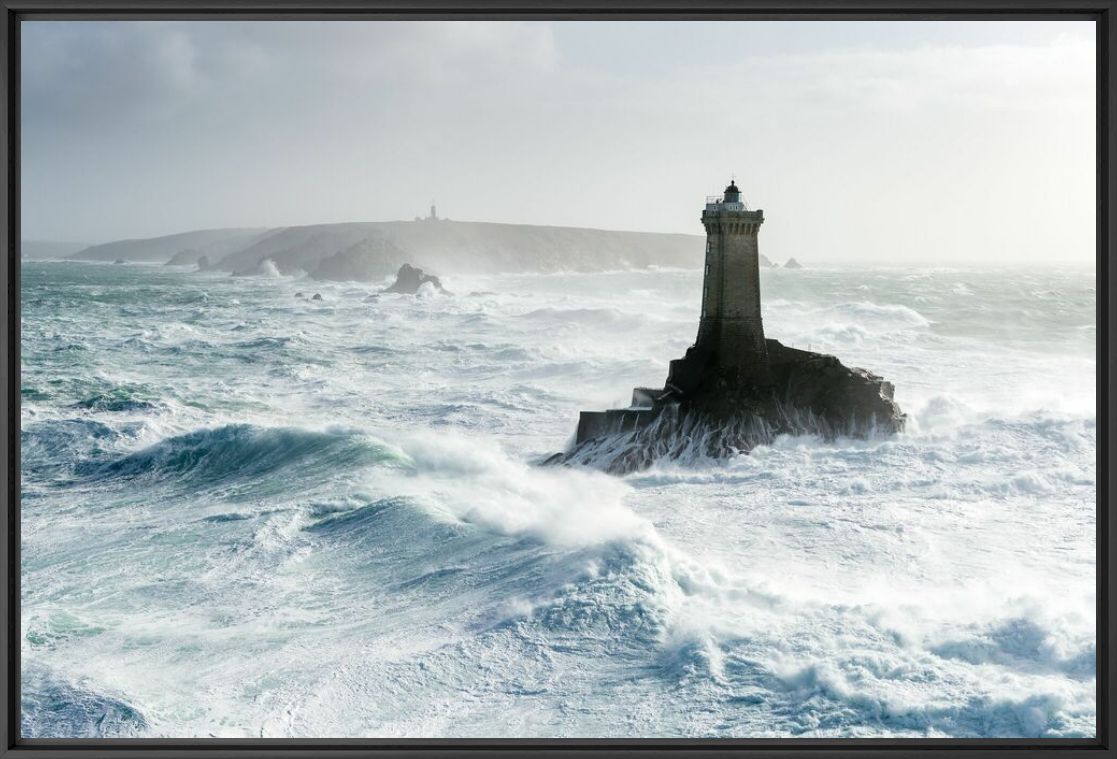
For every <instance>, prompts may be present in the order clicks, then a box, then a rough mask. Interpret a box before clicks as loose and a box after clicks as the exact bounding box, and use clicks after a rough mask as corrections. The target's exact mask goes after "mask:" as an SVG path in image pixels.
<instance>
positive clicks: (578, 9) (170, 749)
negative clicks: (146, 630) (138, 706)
mask: <svg viewBox="0 0 1117 759" xmlns="http://www.w3.org/2000/svg"><path fill="white" fill-rule="evenodd" d="M0 8H2V9H3V11H2V12H3V16H4V17H3V24H2V25H0V50H3V65H4V71H3V76H2V77H0V82H2V86H3V93H2V97H0V102H2V107H3V113H2V117H0V130H2V132H3V143H4V148H5V149H4V151H3V170H4V182H3V184H2V185H0V196H2V197H0V200H2V202H0V230H2V231H3V239H4V243H5V251H4V255H3V257H0V279H2V281H3V287H2V288H0V297H2V298H3V303H2V306H0V314H2V319H3V325H2V329H0V340H2V343H0V362H2V371H0V384H2V391H0V405H2V409H0V411H2V416H3V418H4V422H5V425H6V429H5V434H4V435H3V437H2V438H0V467H3V475H4V483H5V487H4V489H3V494H2V496H0V498H2V509H3V520H2V521H0V532H2V534H0V588H2V592H3V595H4V599H3V604H2V605H0V615H2V618H0V649H2V650H3V651H4V656H3V657H2V658H0V679H2V681H3V685H4V687H3V689H2V690H0V704H2V718H0V757H4V758H5V759H7V758H8V757H10V758H11V759H15V758H16V757H38V758H40V759H63V757H67V758H68V757H83V758H87V759H101V758H102V757H119V756H137V757H138V756H143V757H153V758H157V757H176V758H182V759H185V758H186V757H209V758H210V759H217V758H218V757H221V758H225V757H228V758H230V759H231V758H233V757H236V758H237V759H240V758H245V759H247V758H248V757H260V758H262V757H291V758H292V759H294V758H296V757H298V758H300V759H301V758H303V757H318V756H328V757H339V758H340V757H346V758H349V757H383V758H387V757H408V758H409V759H419V758H420V757H424V758H425V757H435V756H490V755H492V756H502V757H519V756H536V755H538V756H546V757H549V758H551V759H560V758H562V759H565V758H566V757H590V756H594V757H597V756H601V757H604V756H610V757H614V756H615V757H640V758H641V759H652V758H656V759H658V758H659V757H683V756H685V757H688V758H692V759H705V758H707V757H715V756H716V757H728V756H743V757H750V759H775V758H776V757H779V759H792V758H793V757H804V758H806V757H813V758H816V759H821V758H822V757H825V758H826V759H831V758H833V757H844V756H873V757H880V759H899V758H900V757H911V756H917V755H919V756H927V757H939V756H942V757H945V756H949V757H953V758H954V759H975V758H976V757H983V756H997V757H1004V758H1005V759H1009V758H1012V759H1019V758H1023V757H1033V758H1034V757H1037V756H1042V757H1051V759H1055V757H1059V758H1060V759H1062V758H1064V757H1081V756H1087V755H1088V756H1110V755H1115V754H1117V752H1115V751H1114V748H1113V746H1112V735H1113V733H1112V728H1113V724H1114V718H1115V715H1114V704H1113V701H1112V694H1113V692H1114V685H1115V681H1114V678H1115V676H1117V673H1115V670H1114V668H1113V666H1112V662H1111V660H1110V652H1111V651H1112V650H1113V648H1114V645H1115V643H1114V635H1115V632H1117V624H1115V622H1117V619H1115V614H1117V604H1114V603H1113V601H1114V599H1113V595H1112V594H1113V588H1114V585H1115V583H1114V562H1113V557H1112V551H1111V546H1112V545H1113V544H1114V533H1113V531H1114V521H1113V519H1112V518H1111V510H1112V509H1113V506H1114V492H1113V482H1112V479H1111V477H1110V475H1109V472H1108V464H1109V456H1110V452H1111V451H1114V450H1117V445H1115V427H1114V425H1113V423H1112V421H1113V420H1112V419H1111V417H1110V416H1109V413H1110V409H1111V402H1112V399H1113V397H1114V392H1115V385H1114V373H1113V371H1112V362H1113V360H1114V358H1113V357H1114V353H1113V347H1114V346H1113V343H1114V336H1115V335H1117V325H1115V323H1114V322H1115V315H1114V311H1113V308H1112V302H1111V299H1112V295H1113V293H1114V291H1115V289H1117V285H1115V281H1114V277H1115V275H1114V271H1113V269H1112V267H1111V266H1110V262H1111V260H1112V259H1113V257H1114V255H1115V250H1114V247H1115V246H1114V242H1115V241H1114V233H1113V230H1114V226H1115V216H1117V202H1114V200H1113V197H1114V196H1113V188H1114V184H1115V176H1117V172H1115V169H1114V164H1113V161H1112V156H1113V154H1114V150H1115V148H1117V127H1115V123H1117V108H1115V105H1114V97H1113V95H1114V90H1115V85H1114V82H1115V81H1117V76H1115V63H1114V59H1113V56H1112V51H1113V50H1114V48H1115V47H1117V0H972V1H970V0H0ZM150 18H161V19H180V20H186V19H189V20H201V19H210V18H219V19H226V20H232V19H260V20H262V19H284V20H298V19H318V20H325V19H328V20H338V21H344V20H350V19H384V20H390V19H391V20H396V19H463V20H464V19H485V20H489V19H540V20H542V19H575V18H576V19H601V20H618V19H630V20H636V19H641V20H654V19H674V20H683V19H690V20H698V19H701V20H730V19H757V20H760V19H763V20H799V19H801V20H904V21H912V22H918V21H920V20H966V19H969V20H979V19H980V20H1007V19H1024V20H1052V19H1078V20H1093V21H1094V22H1095V23H1096V34H1097V37H1096V39H1097V166H1098V171H1097V259H1096V265H1097V275H1098V278H1099V279H1100V280H1101V282H1102V286H1101V287H1100V289H1099V290H1098V293H1097V326H1098V335H1099V338H1100V339H1099V342H1098V361H1097V413H1098V420H1099V427H1100V428H1101V430H1100V432H1101V434H1100V435H1099V440H1098V453H1097V465H1098V472H1097V482H1098V486H1097V500H1096V508H1097V520H1096V525H1097V535H1096V540H1097V577H1096V583H1097V585H1096V590H1097V603H1098V609H1097V673H1098V677H1097V720H1098V722H1097V736H1096V738H1094V739H1074V740H1062V739H1049V740H1033V739H979V740H966V739H948V740H940V739H833V740H831V739H732V740H728V739H710V740H694V739H607V740H592V739H569V740H541V739H533V740H518V739H499V740H495V739H494V740H481V739H464V740H454V739H421V738H414V739H260V740H256V739H158V740H151V739H106V740H87V741H82V740H68V739H23V738H21V737H20V735H19V728H20V684H19V674H20V650H19V648H20V647H19V639H20V632H19V630H20V595H19V567H20V538H19V526H20V508H19V499H20V450H19V445H20V415H19V408H20V343H19V340H20V256H19V240H20V228H19V220H20V205H19V189H20V171H19V157H20V156H19V150H20V131H19V130H20V109H19V96H20V90H19V86H20V44H19V33H20V23H21V21H23V20H39V19H70V20H79V19H104V20H110V19H118V20H124V19H150Z"/></svg>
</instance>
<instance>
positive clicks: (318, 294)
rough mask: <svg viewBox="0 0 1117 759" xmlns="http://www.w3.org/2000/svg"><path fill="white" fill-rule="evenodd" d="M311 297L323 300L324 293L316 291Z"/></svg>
mask: <svg viewBox="0 0 1117 759" xmlns="http://www.w3.org/2000/svg"><path fill="white" fill-rule="evenodd" d="M310 299H311V300H322V293H314V295H313V296H312V297H311V298H310Z"/></svg>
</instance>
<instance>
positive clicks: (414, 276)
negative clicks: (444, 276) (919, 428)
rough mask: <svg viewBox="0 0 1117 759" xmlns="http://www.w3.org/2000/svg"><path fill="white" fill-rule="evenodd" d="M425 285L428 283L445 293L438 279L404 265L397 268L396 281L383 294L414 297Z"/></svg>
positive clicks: (418, 269)
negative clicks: (399, 294)
mask: <svg viewBox="0 0 1117 759" xmlns="http://www.w3.org/2000/svg"><path fill="white" fill-rule="evenodd" d="M427 283H430V284H431V286H433V287H434V289H435V290H437V291H438V292H441V293H444V292H446V289H445V288H444V287H443V286H442V282H440V281H439V279H438V277H436V276H434V275H433V274H427V273H425V272H424V271H423V270H422V269H420V268H417V267H415V266H412V265H411V264H404V265H403V266H401V267H399V272H398V273H397V274H396V281H395V282H393V283H392V286H391V287H389V288H388V289H386V290H385V291H384V292H386V293H406V294H409V295H415V294H416V293H418V292H419V288H421V287H422V286H423V285H425V284H427Z"/></svg>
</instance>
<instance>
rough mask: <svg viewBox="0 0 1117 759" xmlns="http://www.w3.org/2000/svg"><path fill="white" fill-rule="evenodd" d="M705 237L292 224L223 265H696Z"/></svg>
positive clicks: (341, 272) (330, 273) (514, 268)
mask: <svg viewBox="0 0 1117 759" xmlns="http://www.w3.org/2000/svg"><path fill="white" fill-rule="evenodd" d="M702 245H703V241H702V238H700V237H697V236H694V235H676V234H653V233H648V232H614V231H608V230H601V229H582V228H577V227H541V226H529V225H526V224H493V223H486V222H466V221H429V220H423V221H391V222H370V223H352V224H323V225H316V226H309V227H291V228H288V229H284V230H281V231H279V232H276V233H275V234H272V235H269V236H268V237H266V238H264V239H262V240H260V241H259V242H257V243H255V244H254V245H251V246H249V247H247V248H245V249H244V250H241V251H238V252H236V253H233V254H231V255H229V256H227V257H226V258H224V259H223V260H221V261H220V262H218V263H217V265H216V266H217V268H220V269H225V270H227V271H231V272H233V273H237V274H250V273H254V272H255V271H257V270H258V269H259V267H260V266H261V265H262V264H263V262H264V261H266V260H270V261H271V262H272V263H273V264H275V266H276V267H277V268H278V269H279V271H280V272H283V273H292V272H295V271H305V272H307V273H309V274H310V275H311V276H315V277H319V278H324V279H353V280H366V279H372V278H380V277H383V276H385V275H387V274H392V273H394V272H395V271H397V270H398V269H399V267H400V266H401V265H402V264H404V263H413V264H417V265H419V266H422V267H424V268H426V269H429V270H432V271H436V272H438V273H441V274H446V273H497V272H520V271H531V272H547V271H601V270H604V269H631V268H645V267H648V266H680V267H697V266H699V265H700V264H701V261H702V256H703V247H702Z"/></svg>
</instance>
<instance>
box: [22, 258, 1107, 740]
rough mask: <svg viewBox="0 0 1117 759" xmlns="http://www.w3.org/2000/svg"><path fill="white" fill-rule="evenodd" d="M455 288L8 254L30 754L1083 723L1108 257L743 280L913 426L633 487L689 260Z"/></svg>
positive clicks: (678, 338) (961, 732)
mask: <svg viewBox="0 0 1117 759" xmlns="http://www.w3.org/2000/svg"><path fill="white" fill-rule="evenodd" d="M444 283H445V285H446V286H447V288H448V289H449V290H450V291H451V292H452V293H453V295H449V296H438V295H426V296H422V297H417V298H416V297H411V296H395V295H392V296H382V295H377V291H378V290H379V289H380V287H379V286H378V285H357V284H329V283H319V282H313V281H310V280H307V279H297V278H266V277H246V278H233V277H227V276H223V275H218V274H197V273H193V272H187V271H185V270H182V269H177V268H172V267H157V266H134V265H128V266H112V265H94V264H74V263H25V264H24V275H23V345H22V350H23V354H22V364H23V389H22V392H23V409H22V455H23V467H22V469H23V524H22V534H23V572H22V593H23V620H22V625H23V639H22V657H23V675H24V714H23V727H24V731H25V734H26V735H28V736H35V737H46V736H121V735H125V736H132V735H135V736H168V737H187V736H189V737H195V736H197V737H206V736H211V735H213V736H230V737H242V736H244V737H248V736H265V737H303V736H317V737H346V736H409V737H424V736H431V737H433V736H487V737H511V736H547V737H549V736H568V737H575V736H587V737H599V736H665V737H666V736H702V737H706V736H711V737H730V736H800V737H802V736H906V735H917V736H966V737H970V736H997V737H1007V736H1047V737H1058V736H1083V735H1093V732H1094V719H1095V702H1094V688H1095V669H1094V660H1095V652H1096V647H1095V638H1094V623H1095V620H1094V602H1095V599H1094V595H1093V589H1094V569H1095V552H1094V507H1095V492H1096V485H1095V483H1096V480H1095V468H1096V410H1095V381H1094V376H1095V370H1096V363H1095V342H1096V334H1095V327H1094V325H1095V308H1096V294H1095V278H1094V274H1093V272H1087V271H1074V270H1033V271H1027V270H1023V271H1012V270H976V269H975V270H962V269H954V270H950V269H902V268H889V269H855V270H822V269H807V270H803V271H798V272H795V271H783V270H774V271H765V272H763V274H762V287H763V293H764V299H765V311H764V318H765V327H766V329H767V332H768V336H769V337H774V338H777V339H779V340H781V341H782V342H784V343H786V344H790V345H794V346H796V347H803V348H810V349H812V350H819V351H825V352H832V353H835V354H836V355H838V356H839V357H840V358H842V360H843V361H844V362H845V363H847V364H852V365H859V366H864V367H867V368H870V369H872V370H873V371H875V372H877V373H880V374H883V375H884V376H885V377H886V378H888V379H889V380H891V381H893V382H894V383H895V385H896V388H897V389H896V398H897V401H898V402H899V403H900V405H901V406H902V407H903V409H904V410H905V411H907V412H908V413H909V415H910V422H909V429H908V431H907V432H906V433H905V434H904V435H901V436H899V437H897V438H894V439H888V440H873V441H854V440H838V441H836V442H833V443H826V442H823V441H819V440H814V439H810V438H784V439H781V440H779V441H777V443H776V444H774V445H773V446H771V447H768V448H762V449H759V450H757V451H755V452H754V453H753V454H752V455H750V456H745V457H740V458H738V459H734V460H732V461H729V462H715V461H709V462H700V463H699V464H697V465H695V466H687V467H683V466H679V465H672V464H664V465H661V466H659V467H657V468H654V469H652V470H650V471H647V472H643V473H639V474H634V475H630V476H628V477H625V478H614V477H609V476H606V475H603V474H600V473H598V472H595V471H592V470H553V469H549V468H548V469H542V468H539V467H536V466H534V463H535V462H536V461H538V460H539V459H541V458H542V457H544V456H546V455H547V454H549V453H552V452H554V451H557V450H560V449H561V448H562V447H563V446H564V445H565V444H566V443H567V442H568V440H569V438H570V437H571V435H572V434H573V431H574V425H575V423H576V420H577V413H578V411H579V410H581V409H590V408H604V407H607V406H616V405H626V404H627V402H628V395H629V393H630V391H631V388H632V387H634V386H639V385H652V384H656V383H658V382H662V380H663V378H664V377H665V375H666V370H667V362H668V361H669V360H670V359H672V358H676V357H679V356H681V355H682V353H683V352H684V351H685V349H686V347H687V346H688V345H689V344H690V342H691V341H692V339H693V337H694V332H695V329H696V327H697V316H698V314H697V310H698V298H699V294H700V289H701V277H700V272H698V271H681V270H661V271H642V272H607V273H601V274H554V275H532V276H526V275H518V276H494V277H485V278H480V277H478V278H457V279H445V281H444ZM300 291H301V292H302V293H304V295H306V296H309V295H311V294H313V293H314V292H320V293H321V294H322V296H323V300H322V301H310V300H308V299H307V298H305V297H304V298H297V297H296V293H297V292H300Z"/></svg>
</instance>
